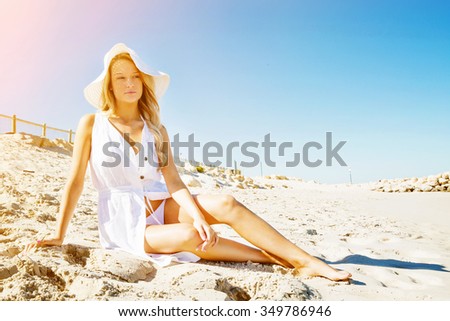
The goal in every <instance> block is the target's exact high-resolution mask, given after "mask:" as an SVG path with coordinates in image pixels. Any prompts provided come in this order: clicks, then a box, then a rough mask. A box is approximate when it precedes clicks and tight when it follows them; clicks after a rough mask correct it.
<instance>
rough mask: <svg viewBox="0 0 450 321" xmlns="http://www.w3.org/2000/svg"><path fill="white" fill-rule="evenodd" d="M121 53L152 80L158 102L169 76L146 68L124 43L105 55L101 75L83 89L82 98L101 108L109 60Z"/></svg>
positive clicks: (167, 83)
mask: <svg viewBox="0 0 450 321" xmlns="http://www.w3.org/2000/svg"><path fill="white" fill-rule="evenodd" d="M121 53H129V54H130V57H131V59H132V60H133V62H134V64H135V65H136V67H137V68H138V69H139V70H140V71H141V72H143V73H144V74H147V75H149V76H150V77H152V78H153V80H154V83H155V86H154V88H153V90H154V93H155V95H156V99H157V100H159V99H160V98H161V97H162V96H163V95H164V93H165V92H166V90H167V87H169V83H170V77H169V75H168V74H166V73H164V72H161V71H158V70H155V69H153V68H151V67H149V66H147V65H146V64H145V63H144V62H143V61H142V59H141V58H139V56H138V55H137V54H136V52H134V50H132V49H131V48H128V47H127V46H126V45H125V44H124V43H117V44H115V45H114V46H113V47H112V48H111V49H110V50H109V51H108V52H107V53H106V55H105V57H104V58H103V63H104V68H103V71H102V73H101V74H100V75H99V76H98V77H97V79H95V80H94V81H93V82H91V83H90V84H89V85H88V86H87V87H86V88H84V97H85V98H86V99H87V101H88V102H89V103H90V104H91V105H92V106H94V107H96V108H101V106H102V99H101V94H102V88H103V81H104V79H105V76H106V73H107V72H108V68H109V65H110V63H111V60H112V59H113V58H114V57H115V56H117V55H118V54H121Z"/></svg>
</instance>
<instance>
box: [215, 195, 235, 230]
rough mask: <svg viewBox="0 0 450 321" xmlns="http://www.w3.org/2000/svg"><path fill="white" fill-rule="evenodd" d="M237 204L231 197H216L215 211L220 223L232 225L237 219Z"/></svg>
mask: <svg viewBox="0 0 450 321" xmlns="http://www.w3.org/2000/svg"><path fill="white" fill-rule="evenodd" d="M238 205H239V202H238V201H237V200H236V198H235V197H234V196H233V195H230V194H221V195H218V196H217V200H216V206H217V208H216V210H217V213H218V216H219V219H220V221H222V222H224V223H232V222H233V220H235V219H236V218H237V217H238V214H239V213H238V212H237V211H236V208H237V206H238Z"/></svg>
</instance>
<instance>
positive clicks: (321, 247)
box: [0, 134, 450, 301]
mask: <svg viewBox="0 0 450 321" xmlns="http://www.w3.org/2000/svg"><path fill="white" fill-rule="evenodd" d="M0 151H1V157H0V300H217V301H220V300H449V299H450V291H449V290H448V289H449V288H450V273H449V272H448V271H449V270H450V238H449V237H448V235H449V233H450V215H449V213H450V211H449V208H450V193H443V192H442V193H397V194H393V193H380V192H375V191H372V190H371V189H370V187H371V185H370V184H358V185H345V184H343V185H327V184H318V183H314V182H309V183H308V182H303V181H301V180H298V179H294V178H289V179H288V180H277V179H267V178H263V177H254V178H253V180H254V183H255V184H257V185H260V186H265V184H270V185H273V186H274V187H273V188H271V189H270V188H264V189H262V188H261V189H258V188H246V189H241V188H237V187H235V186H233V185H232V184H223V181H221V182H220V184H216V179H215V178H214V177H212V176H209V175H207V174H201V173H193V172H191V171H189V170H186V169H182V168H180V173H183V177H184V179H185V177H186V176H192V177H195V179H196V180H197V181H199V182H200V183H201V184H202V187H190V188H189V189H190V191H191V192H193V193H194V192H195V193H226V194H232V195H234V196H235V197H236V199H238V200H239V201H240V202H241V203H243V204H244V205H246V206H247V207H248V208H250V209H251V210H252V211H254V212H255V213H257V214H258V215H260V216H261V217H263V218H264V219H265V220H267V221H268V222H269V223H270V224H271V225H273V226H274V227H276V228H277V229H278V230H279V231H280V232H281V233H282V234H283V235H285V236H286V237H287V238H288V239H290V240H291V241H293V242H294V243H296V244H297V245H299V246H300V247H302V248H304V249H305V250H307V251H309V252H310V253H311V254H313V255H315V256H318V257H320V258H322V259H324V260H326V261H327V262H328V263H330V264H332V265H333V266H334V267H336V268H339V269H345V270H347V271H349V272H351V273H352V274H353V278H352V281H351V282H350V283H348V282H337V283H336V282H332V281H329V280H326V279H323V278H310V279H303V278H300V277H299V276H296V275H294V273H293V271H292V270H289V269H285V268H282V267H280V266H276V265H265V264H258V263H253V262H245V263H232V262H208V261H200V262H198V263H189V264H176V263H175V264H173V265H171V266H168V267H164V268H160V267H157V266H153V265H152V264H150V263H149V262H147V261H143V260H141V259H139V258H136V257H134V256H133V255H130V254H128V253H125V252H122V251H108V250H104V249H102V248H101V247H100V244H99V240H98V231H97V217H96V198H97V194H96V191H95V189H94V188H93V186H92V184H91V181H90V178H89V175H87V177H86V183H85V188H84V192H83V194H82V196H81V198H80V200H79V202H78V206H77V208H76V210H75V213H74V217H73V219H72V221H71V223H70V226H69V231H68V234H67V237H66V239H65V242H64V245H63V246H61V247H48V248H41V249H38V250H37V251H36V252H34V253H31V254H29V255H28V256H26V257H23V256H20V255H18V253H19V252H20V251H21V250H22V249H23V247H24V245H25V244H27V243H28V242H30V241H33V240H35V239H37V238H43V237H45V236H46V235H47V234H48V235H50V234H51V233H52V232H53V230H54V228H55V225H56V215H57V213H58V207H59V204H60V200H61V194H62V191H63V188H64V184H65V180H66V176H67V173H68V170H69V168H70V161H71V160H70V154H71V146H70V145H68V144H67V143H65V142H64V141H62V140H59V141H49V140H47V139H41V138H39V137H36V136H31V135H27V134H15V135H11V134H4V135H0ZM217 186H220V187H217ZM214 229H216V230H217V231H219V233H220V234H221V236H224V237H230V238H232V239H235V240H238V241H240V242H243V243H247V242H246V241H245V240H244V239H242V238H241V237H240V236H239V235H237V234H236V233H235V232H234V231H233V230H232V229H231V228H230V227H228V226H225V225H215V226H214ZM247 244H248V243H247Z"/></svg>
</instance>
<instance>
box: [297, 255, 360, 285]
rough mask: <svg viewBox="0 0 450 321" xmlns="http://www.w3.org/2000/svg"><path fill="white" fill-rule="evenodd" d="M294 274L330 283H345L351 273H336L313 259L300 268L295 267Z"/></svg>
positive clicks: (336, 271) (321, 262)
mask: <svg viewBox="0 0 450 321" xmlns="http://www.w3.org/2000/svg"><path fill="white" fill-rule="evenodd" d="M295 273H296V274H297V275H300V276H304V277H315V276H320V277H324V278H327V279H329V280H331V281H347V280H349V279H350V278H351V277H352V275H351V273H349V272H347V271H338V270H336V269H334V268H332V267H331V266H329V265H328V264H326V263H325V262H323V261H321V260H319V259H316V258H313V259H312V260H311V261H310V262H308V263H307V264H305V265H303V266H301V267H296V268H295Z"/></svg>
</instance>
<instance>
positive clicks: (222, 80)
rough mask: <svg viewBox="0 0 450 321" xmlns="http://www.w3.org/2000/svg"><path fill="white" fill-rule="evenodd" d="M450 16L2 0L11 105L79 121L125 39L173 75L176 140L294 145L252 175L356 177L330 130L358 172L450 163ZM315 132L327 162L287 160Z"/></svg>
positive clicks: (396, 172)
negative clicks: (108, 56)
mask: <svg viewBox="0 0 450 321" xmlns="http://www.w3.org/2000/svg"><path fill="white" fill-rule="evenodd" d="M449 12H450V2H449V1H411V0H409V1H317V0H315V1H301V0H298V1H282V0H281V1H275V0H274V1H261V0H259V1H245V0H239V1H238V0H226V1H211V0H169V1H168V0H164V1H163V0H153V1H138V0H134V1H111V0H108V1H103V0H102V1H99V0H93V1H87V0H81V1H68V0H66V1H64V0H51V1H50V0H41V1H31V0H29V1H25V0H14V1H13V0H0V41H1V50H0V70H1V72H0V86H1V91H0V113H2V114H8V115H11V114H13V113H15V114H16V115H17V116H18V117H19V118H25V119H28V120H31V121H35V122H38V123H43V122H46V123H47V124H48V125H49V126H55V127H59V128H65V129H69V128H72V129H75V128H76V125H77V123H78V120H79V118H80V117H81V116H82V115H84V114H86V113H91V112H95V109H94V108H93V107H91V106H90V105H89V104H88V103H87V101H86V100H85V99H84V97H83V88H84V87H85V86H86V85H87V84H88V83H89V82H91V81H92V80H93V79H95V78H96V77H97V76H98V74H100V72H101V71H102V69H103V56H104V54H105V53H106V52H107V51H108V50H109V49H110V48H111V47H112V46H113V45H114V44H115V43H117V42H124V43H126V44H127V45H128V46H130V47H131V48H133V49H134V50H135V51H136V52H137V53H138V54H139V55H140V56H141V57H142V58H143V59H144V60H145V61H146V62H147V64H149V65H151V66H153V67H154V68H156V69H158V70H161V71H164V72H166V73H168V74H169V75H170V76H171V85H170V87H169V90H168V91H167V93H166V96H165V97H164V98H163V99H162V100H161V102H160V104H161V108H162V120H163V123H164V124H165V125H166V127H167V128H168V130H169V135H170V136H173V135H175V134H176V133H179V134H180V139H181V140H187V138H188V135H189V134H191V133H193V134H194V135H195V139H196V140H197V141H199V142H200V143H201V146H203V145H204V144H205V143H206V142H209V141H216V142H219V143H221V144H222V145H223V146H224V149H225V148H226V146H227V145H228V144H229V143H231V142H233V141H237V142H239V144H240V146H241V145H242V144H243V143H245V142H249V141H253V142H257V143H259V147H258V148H250V149H249V150H250V151H252V152H256V153H258V154H260V155H262V153H263V148H262V147H261V142H262V141H263V140H264V136H265V135H266V134H269V133H270V136H271V140H272V141H273V142H275V143H276V144H277V146H279V145H280V144H281V143H283V142H292V144H293V147H292V148H291V149H287V152H286V154H285V156H278V157H277V154H278V152H277V148H272V151H271V155H272V160H274V161H276V165H277V166H276V167H275V168H271V167H269V166H267V165H263V166H262V168H261V166H256V167H254V168H249V169H243V171H244V174H246V175H260V173H261V169H262V172H263V174H264V175H269V174H275V173H277V174H284V175H290V176H298V177H302V178H305V179H308V180H310V179H315V180H318V181H320V182H324V183H346V182H348V181H349V171H348V167H343V166H340V165H339V164H338V163H337V162H336V161H335V160H334V161H333V163H332V166H328V167H327V166H325V143H326V132H332V135H333V146H335V145H336V144H337V143H338V142H339V141H346V143H345V145H344V146H343V147H342V148H341V149H340V152H339V154H340V156H341V157H342V158H343V160H344V161H345V162H346V163H347V165H348V166H350V167H351V172H352V177H353V182H367V181H375V180H378V179H382V178H397V177H411V176H425V175H431V174H435V173H440V172H443V171H448V170H449V169H450V148H449V136H450V19H449V18H448V17H449ZM8 130H9V122H8V121H6V120H1V119H0V131H2V132H5V131H8ZM20 130H24V131H25V130H26V131H33V129H32V128H29V127H26V126H25V125H23V126H22V125H19V131H20ZM34 132H36V133H39V131H38V130H37V129H34ZM310 141H315V142H318V143H320V144H322V145H323V146H324V149H322V150H315V149H311V152H310V155H309V158H310V160H311V161H314V160H316V159H323V160H324V162H323V163H322V165H321V166H318V167H315V168H309V167H307V166H306V165H305V164H304V163H302V162H301V163H300V164H299V165H297V166H295V167H289V168H288V167H286V162H287V161H290V160H292V159H293V153H294V152H299V153H302V148H303V146H304V145H305V144H306V143H307V142H310ZM182 153H183V156H184V155H187V151H186V152H183V151H182ZM195 155H196V159H197V160H201V148H197V150H196V153H195ZM233 156H234V157H235V159H236V160H237V161H238V162H240V161H241V160H242V161H251V159H250V158H249V157H245V156H243V155H242V154H241V153H240V152H239V151H238V150H236V149H234V151H233ZM211 160H212V161H215V160H220V161H222V162H225V157H223V158H220V159H218V158H212V159H211ZM238 167H239V166H238Z"/></svg>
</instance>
